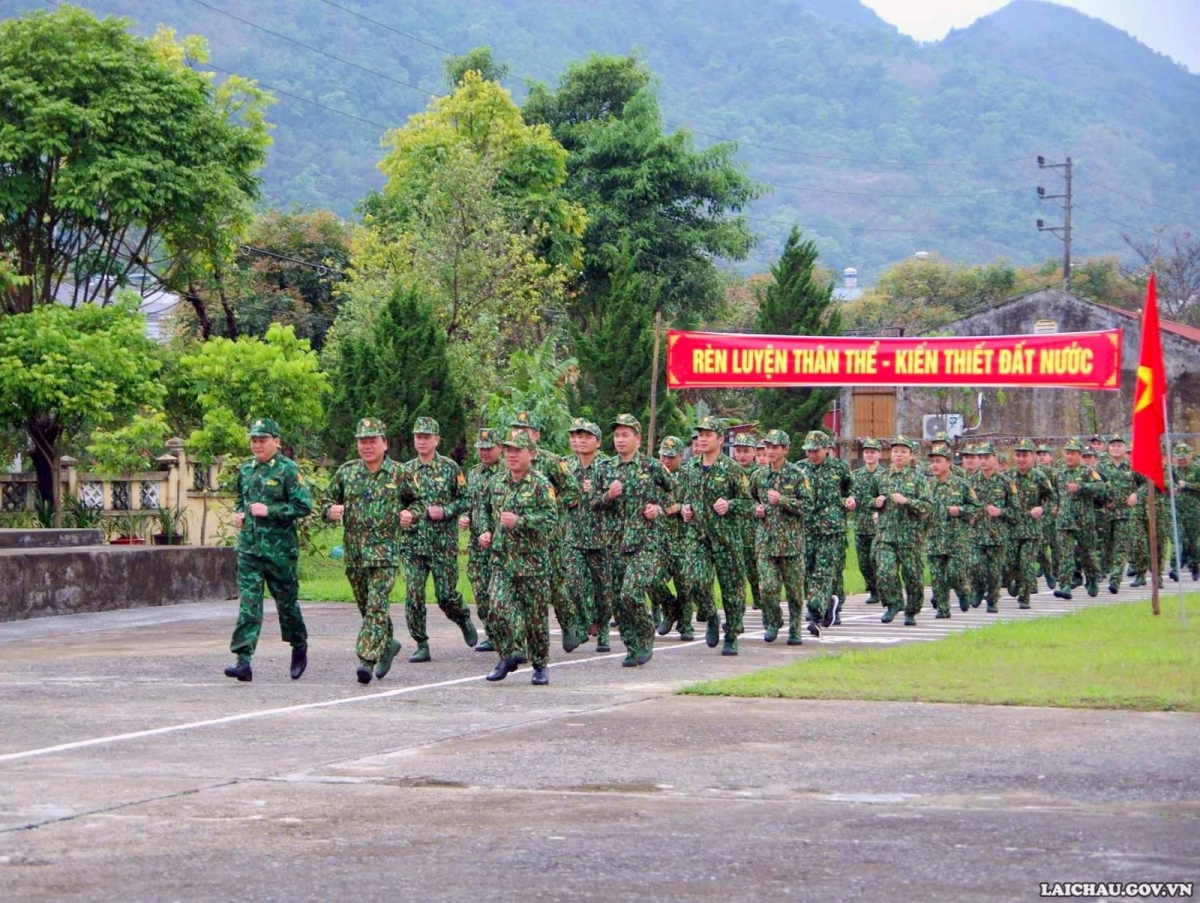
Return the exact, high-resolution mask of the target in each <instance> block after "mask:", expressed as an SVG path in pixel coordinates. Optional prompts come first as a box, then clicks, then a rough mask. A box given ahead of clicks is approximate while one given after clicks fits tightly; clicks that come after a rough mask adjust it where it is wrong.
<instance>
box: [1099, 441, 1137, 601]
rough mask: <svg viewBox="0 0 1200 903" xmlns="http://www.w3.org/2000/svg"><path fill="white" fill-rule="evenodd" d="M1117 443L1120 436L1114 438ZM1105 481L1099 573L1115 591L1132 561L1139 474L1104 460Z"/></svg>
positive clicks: (1101, 470)
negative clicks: (1131, 498)
mask: <svg viewBox="0 0 1200 903" xmlns="http://www.w3.org/2000/svg"><path fill="white" fill-rule="evenodd" d="M1112 438H1113V439H1114V440H1119V439H1121V437H1119V436H1114V437H1112ZM1096 470H1097V472H1099V474H1100V476H1101V477H1103V478H1104V482H1105V488H1106V492H1105V511H1104V518H1103V521H1102V524H1101V529H1100V560H1099V562H1098V564H1099V566H1100V573H1101V574H1102V575H1103V574H1107V575H1108V587H1109V590H1110V591H1111V592H1114V593H1115V592H1116V591H1117V590H1118V589H1119V588H1120V586H1121V577H1122V576H1123V575H1124V571H1125V565H1126V564H1127V563H1128V562H1129V561H1130V559H1131V556H1130V545H1131V543H1132V538H1133V537H1132V533H1133V528H1134V512H1135V509H1134V507H1130V505H1129V504H1128V501H1129V496H1131V495H1133V494H1135V493H1136V492H1137V488H1138V483H1139V482H1141V481H1140V480H1139V479H1138V474H1136V473H1135V472H1134V470H1133V467H1132V466H1131V465H1130V463H1129V461H1128V460H1127V459H1126V460H1122V461H1121V463H1119V464H1118V463H1116V462H1115V461H1113V460H1112V458H1105V459H1104V460H1102V461H1100V462H1099V464H1098V465H1097V467H1096Z"/></svg>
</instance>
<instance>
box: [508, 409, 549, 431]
mask: <svg viewBox="0 0 1200 903" xmlns="http://www.w3.org/2000/svg"><path fill="white" fill-rule="evenodd" d="M509 426H510V427H518V426H520V427H525V428H527V429H531V430H537V431H538V432H541V431H542V424H541V421H540V420H538V419H537V417H535V416H534V415H533V411H517V415H516V416H515V417H513V419H512V423H510V424H509Z"/></svg>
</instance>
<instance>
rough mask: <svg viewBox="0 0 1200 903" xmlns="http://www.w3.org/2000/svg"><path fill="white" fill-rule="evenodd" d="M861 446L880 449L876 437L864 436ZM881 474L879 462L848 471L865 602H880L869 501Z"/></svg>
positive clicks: (856, 547)
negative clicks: (871, 467) (865, 595)
mask: <svg viewBox="0 0 1200 903" xmlns="http://www.w3.org/2000/svg"><path fill="white" fill-rule="evenodd" d="M862 447H863V449H864V450H865V449H868V448H873V449H875V450H876V451H879V450H881V447H880V443H879V440H878V439H865V440H863V443H862ZM882 473H883V468H882V467H881V466H880V465H879V463H878V462H876V464H875V469H874V470H868V469H867V467H866V465H863V466H862V467H860V468H858V469H857V470H853V471H851V472H850V494H851V495H853V496H854V502H855V504H856V506H857V507H855V509H854V511H853V513H852V514H851V516H850V523H851V524H852V526H853V527H854V552H855V556H856V557H857V559H858V570H859V572H860V573H861V574H862V576H863V580H864V581H865V582H866V584H867V593H868V595H867V603H868V604H874V603H876V602H878V601H879V585H878V580H877V579H876V576H875V553H874V549H873V544H874V542H875V508H874V506H873V505H872V504H871V502H872V501H873V500H874V499H875V497H876V496H877V495H879V487H878V486H877V483H876V481H877V480H878V478H879V475H880V474H882Z"/></svg>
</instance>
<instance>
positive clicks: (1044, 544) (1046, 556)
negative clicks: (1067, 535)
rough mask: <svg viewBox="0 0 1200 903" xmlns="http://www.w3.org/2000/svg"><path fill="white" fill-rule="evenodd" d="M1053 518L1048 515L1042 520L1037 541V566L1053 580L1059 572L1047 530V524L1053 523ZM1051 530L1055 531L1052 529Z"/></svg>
mask: <svg viewBox="0 0 1200 903" xmlns="http://www.w3.org/2000/svg"><path fill="white" fill-rule="evenodd" d="M1052 521H1053V518H1050V517H1049V515H1046V516H1044V517H1043V518H1042V520H1041V522H1040V523H1039V525H1038V538H1037V539H1036V540H1035V542H1036V544H1037V566H1038V570H1040V571H1041V572H1042V573H1043V574H1045V575H1046V576H1047V577H1051V578H1053V577H1054V576H1055V575H1056V574H1057V573H1058V571H1057V570H1055V567H1054V557H1053V553H1052V551H1051V545H1050V538H1049V534H1048V529H1047V526H1046V525H1047V523H1051V522H1052ZM1050 529H1053V528H1052V527H1051V528H1050Z"/></svg>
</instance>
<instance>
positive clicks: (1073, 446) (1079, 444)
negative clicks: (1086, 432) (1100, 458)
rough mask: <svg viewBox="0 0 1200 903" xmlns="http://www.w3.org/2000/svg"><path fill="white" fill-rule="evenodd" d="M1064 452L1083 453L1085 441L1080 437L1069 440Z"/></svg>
mask: <svg viewBox="0 0 1200 903" xmlns="http://www.w3.org/2000/svg"><path fill="white" fill-rule="evenodd" d="M1063 451H1077V452H1081V451H1083V440H1082V439H1080V438H1079V437H1078V436H1072V437H1071V438H1070V439H1068V440H1067V444H1066V445H1064V446H1063Z"/></svg>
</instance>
